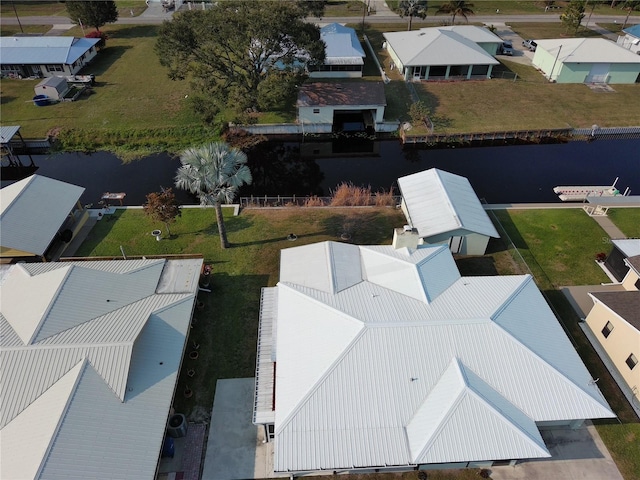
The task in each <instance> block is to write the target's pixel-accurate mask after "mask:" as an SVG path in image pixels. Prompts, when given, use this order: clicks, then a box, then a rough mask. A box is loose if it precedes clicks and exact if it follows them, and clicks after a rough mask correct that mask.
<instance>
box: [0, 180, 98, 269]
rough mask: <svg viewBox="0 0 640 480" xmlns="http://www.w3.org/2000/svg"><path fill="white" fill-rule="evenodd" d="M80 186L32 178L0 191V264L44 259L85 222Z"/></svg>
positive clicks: (85, 216) (85, 213)
mask: <svg viewBox="0 0 640 480" xmlns="http://www.w3.org/2000/svg"><path fill="white" fill-rule="evenodd" d="M83 192H84V188H83V187H79V186H77V185H71V184H70V183H65V182H61V181H59V180H54V179H53V178H48V177H43V176H42V175H31V176H29V177H27V178H25V179H23V180H20V181H18V182H15V183H12V184H11V185H8V186H6V187H4V188H3V189H1V190H0V225H1V227H0V228H2V234H1V235H0V261H1V262H2V263H9V262H12V261H17V260H26V261H39V260H47V259H48V257H49V254H50V253H51V252H52V251H53V250H54V249H55V247H56V246H57V245H58V244H59V242H66V243H68V242H69V241H70V240H71V239H72V238H73V237H74V236H75V234H76V233H77V232H78V231H79V230H80V228H81V227H82V225H84V223H85V222H86V221H87V218H88V213H87V211H86V210H85V209H84V208H83V206H82V205H81V204H80V201H79V200H80V197H81V196H82V194H83Z"/></svg>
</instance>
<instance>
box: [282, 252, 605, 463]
mask: <svg viewBox="0 0 640 480" xmlns="http://www.w3.org/2000/svg"><path fill="white" fill-rule="evenodd" d="M329 251H331V249H330V248H327V246H326V245H324V244H321V246H320V247H318V245H309V246H303V247H297V248H295V249H290V250H288V254H287V256H286V257H285V258H283V263H288V262H293V263H295V264H296V265H297V267H296V266H287V267H286V269H285V271H286V272H287V273H286V275H285V277H286V279H288V280H293V279H296V281H297V282H299V283H297V284H296V283H290V282H283V281H281V282H280V283H278V286H277V289H278V299H277V301H278V304H277V327H276V339H275V342H276V346H277V350H276V362H277V370H276V395H275V401H276V412H275V429H276V441H275V443H274V446H275V447H274V466H275V470H276V471H278V472H287V471H307V470H321V469H329V470H333V469H342V468H344V469H352V468H354V467H375V466H389V465H405V466H406V465H414V464H417V463H420V462H426V463H447V462H453V461H473V460H478V461H480V460H495V459H511V458H535V457H546V456H549V453H548V451H547V450H546V447H545V446H544V443H543V442H542V439H541V437H540V435H539V432H538V431H537V427H536V426H535V422H539V421H553V420H572V419H583V418H599V417H613V416H614V414H613V413H612V412H611V410H610V408H609V406H608V405H607V402H606V401H605V400H604V398H603V396H602V395H601V393H600V392H599V390H598V389H597V387H596V386H595V384H593V382H592V381H591V380H592V379H591V376H590V374H589V372H588V371H587V369H586V368H585V366H584V364H583V363H582V361H581V360H580V358H579V357H578V355H577V353H576V352H575V350H574V349H573V346H572V345H571V343H570V341H569V339H568V338H567V337H566V335H565V333H564V332H563V330H562V328H561V326H560V325H559V324H558V321H557V320H556V318H555V316H554V315H553V313H552V312H551V311H550V309H549V307H548V305H547V304H546V302H545V300H544V298H543V297H542V295H541V294H540V292H539V290H538V289H537V287H536V285H535V283H534V282H533V281H532V279H531V277H529V276H508V277H460V275H459V273H458V271H457V268H456V267H455V264H454V263H453V262H452V261H450V262H445V261H443V260H442V259H441V257H443V256H448V257H449V259H451V253H450V252H449V251H448V249H447V248H446V246H430V247H420V248H419V249H418V250H417V251H418V252H420V254H419V255H418V256H416V257H413V258H412V256H413V255H415V253H416V251H414V250H410V249H400V250H394V249H393V248H392V247H391V246H376V247H364V246H362V247H357V248H355V249H349V250H344V252H345V253H346V254H348V255H352V256H354V257H356V259H357V261H356V262H353V261H349V260H346V259H345V260H344V261H343V262H341V263H340V264H336V265H335V266H334V265H333V264H332V263H330V267H329V268H330V269H332V270H334V274H333V275H336V274H337V271H338V270H340V269H342V268H344V266H345V265H348V264H354V263H358V262H359V263H360V264H361V265H362V267H361V269H360V271H361V275H362V278H361V281H360V282H358V283H356V284H353V285H352V286H350V287H347V288H345V289H342V290H340V291H336V290H333V291H332V290H326V289H316V288H315V287H314V286H313V282H312V281H306V280H307V278H304V277H305V272H306V277H308V278H309V279H310V278H311V277H314V276H316V275H317V273H318V270H317V268H324V267H319V266H320V265H323V264H325V263H326V262H327V259H328V258H331V256H330V255H329V256H328V255H327V252H329ZM385 254H386V255H385ZM318 256H320V257H321V259H320V260H319V259H318V258H316V257H318ZM384 257H386V259H387V260H386V261H383V258H384ZM303 258H306V260H307V264H308V265H316V267H313V268H310V269H308V270H307V269H306V266H305V264H304V263H303V262H302V261H301V259H303ZM407 265H413V267H411V268H407ZM296 268H298V269H299V270H300V272H294V270H295V269H296ZM449 270H453V273H452V272H450V271H449ZM416 271H419V274H416ZM385 272H387V273H388V274H390V275H391V276H395V281H393V282H389V281H383V280H380V279H381V278H382V277H384V274H385ZM397 272H402V273H401V274H399V275H396V273H397ZM329 276H331V275H329ZM437 277H443V278H447V280H446V281H444V282H441V281H439V282H440V283H438V284H437V285H439V286H438V288H437V289H436V291H434V294H433V295H422V296H419V295H413V294H412V293H411V292H414V291H415V290H416V289H415V287H413V288H412V286H411V284H414V285H417V286H418V288H429V287H428V285H429V281H431V280H430V279H434V278H437ZM374 282H376V283H374ZM445 284H448V286H446V287H445V286H444V285H445ZM420 285H422V286H420ZM425 285H426V286H425ZM487 431H491V432H492V435H491V436H490V438H486V437H487V435H486V432H487Z"/></svg>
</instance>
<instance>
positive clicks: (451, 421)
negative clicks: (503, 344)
mask: <svg viewBox="0 0 640 480" xmlns="http://www.w3.org/2000/svg"><path fill="white" fill-rule="evenodd" d="M487 432H492V434H491V435H487ZM407 435H408V438H409V442H410V446H411V452H412V463H416V464H418V463H444V462H455V461H474V460H478V461H479V460H486V459H488V458H491V459H501V458H504V459H511V458H523V457H526V458H537V457H550V456H551V455H550V454H549V452H548V451H547V449H546V447H545V445H544V441H543V440H542V437H541V436H540V432H539V431H538V429H537V428H536V425H535V422H534V421H533V420H532V419H531V418H529V417H527V416H526V415H525V414H524V413H523V412H522V411H520V410H519V409H518V408H517V407H515V406H514V405H513V404H511V403H509V402H508V401H507V400H506V399H505V398H504V397H502V396H501V395H500V394H498V393H497V392H496V391H495V390H494V389H492V388H491V387H490V386H489V385H487V384H486V383H485V382H484V381H483V380H482V379H481V378H480V377H478V376H477V375H475V374H474V373H473V372H472V371H470V370H469V369H468V368H466V367H463V366H462V365H461V364H460V363H459V361H458V360H457V359H453V360H452V362H451V364H450V366H449V367H448V368H447V370H446V371H445V372H444V374H443V375H442V377H441V378H440V380H439V381H438V383H437V384H436V385H435V387H434V388H433V389H432V390H431V392H430V393H429V395H428V396H427V398H426V399H425V402H424V403H423V404H422V405H421V407H420V409H419V410H418V411H417V412H416V415H414V417H413V418H412V420H411V422H410V423H409V425H408V426H407ZM461 439H464V440H461ZM527 452H528V453H527Z"/></svg>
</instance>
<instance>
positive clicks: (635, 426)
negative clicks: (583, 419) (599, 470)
mask: <svg viewBox="0 0 640 480" xmlns="http://www.w3.org/2000/svg"><path fill="white" fill-rule="evenodd" d="M597 428H598V433H599V434H600V438H602V441H603V442H604V443H605V445H607V448H608V449H609V452H610V453H611V456H612V457H613V460H614V461H615V462H616V465H617V466H618V469H619V470H620V473H622V476H623V477H624V478H625V480H637V479H639V478H640V448H639V446H640V423H627V424H623V425H617V424H612V425H598V426H597Z"/></svg>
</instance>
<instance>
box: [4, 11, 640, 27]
mask: <svg viewBox="0 0 640 480" xmlns="http://www.w3.org/2000/svg"><path fill="white" fill-rule="evenodd" d="M625 17H626V16H625V15H592V16H591V19H590V22H589V23H590V24H593V23H597V22H600V23H614V22H619V23H623V22H624V20H625ZM166 18H167V17H166V16H165V15H159V16H150V15H144V14H142V15H140V16H138V17H125V16H121V17H120V18H119V19H118V21H117V22H116V23H118V24H123V25H157V24H161V23H162V22H163V21H164V20H165V19H166ZM429 18H438V19H446V18H447V17H446V16H442V17H428V18H427V20H429ZM470 19H471V21H472V22H474V23H476V22H481V23H486V24H492V23H494V24H495V23H505V22H506V23H508V22H541V23H545V22H559V21H560V17H559V15H555V14H547V15H500V14H496V15H478V16H473V17H470ZM309 20H311V21H314V22H318V23H320V22H321V23H333V22H337V23H360V22H362V17H323V18H310V19H309ZM365 22H366V23H371V24H373V23H401V24H405V25H406V23H407V19H406V18H400V17H399V16H397V15H388V14H387V15H382V14H381V15H370V16H368V17H366V18H365ZM20 23H22V24H23V25H65V24H70V23H71V21H70V20H69V19H68V18H67V17H47V16H35V17H20ZM627 23H628V24H629V25H631V24H635V23H640V17H629V20H628V21H627ZM0 24H2V25H18V19H17V18H16V17H14V16H6V15H4V16H2V18H0Z"/></svg>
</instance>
